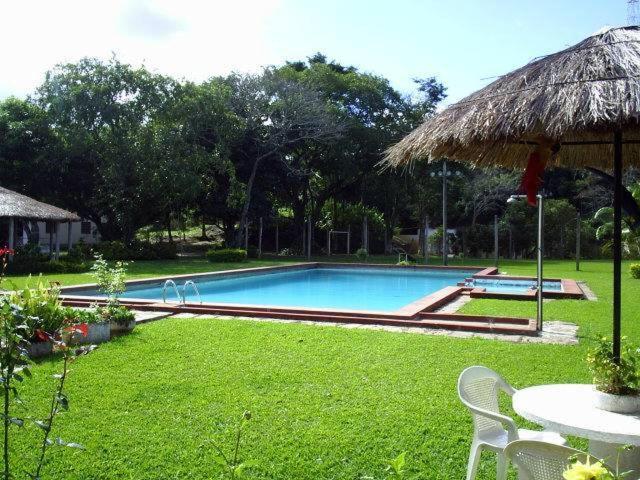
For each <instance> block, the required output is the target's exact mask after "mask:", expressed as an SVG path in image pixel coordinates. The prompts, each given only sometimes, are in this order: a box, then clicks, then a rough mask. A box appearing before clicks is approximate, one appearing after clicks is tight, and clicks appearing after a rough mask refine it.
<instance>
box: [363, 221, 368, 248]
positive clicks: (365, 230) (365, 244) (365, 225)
mask: <svg viewBox="0 0 640 480" xmlns="http://www.w3.org/2000/svg"><path fill="white" fill-rule="evenodd" d="M362 248H364V249H365V250H366V251H367V253H369V219H368V218H367V216H366V215H365V217H364V219H363V220H362Z"/></svg>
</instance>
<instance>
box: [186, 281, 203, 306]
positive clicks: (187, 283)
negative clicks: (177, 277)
mask: <svg viewBox="0 0 640 480" xmlns="http://www.w3.org/2000/svg"><path fill="white" fill-rule="evenodd" d="M187 287H192V288H193V291H194V292H195V294H196V297H198V302H200V303H202V298H201V297H200V292H199V291H198V287H197V285H196V282H194V281H193V280H187V281H186V282H184V285H183V286H182V303H183V304H186V303H187Z"/></svg>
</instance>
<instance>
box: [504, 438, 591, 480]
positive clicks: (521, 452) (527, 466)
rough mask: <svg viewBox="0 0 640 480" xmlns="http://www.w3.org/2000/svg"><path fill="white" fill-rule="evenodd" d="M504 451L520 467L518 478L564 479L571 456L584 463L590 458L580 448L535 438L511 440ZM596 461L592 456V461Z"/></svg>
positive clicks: (522, 479)
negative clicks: (563, 474) (540, 440)
mask: <svg viewBox="0 0 640 480" xmlns="http://www.w3.org/2000/svg"><path fill="white" fill-rule="evenodd" d="M504 453H505V455H506V456H507V459H508V460H509V461H511V462H512V463H513V464H514V465H515V466H516V467H517V468H518V480H563V477H562V473H563V472H564V471H565V470H566V469H567V467H568V466H569V464H570V459H571V458H575V459H577V460H580V461H581V462H582V463H584V462H585V461H586V460H587V458H589V454H587V453H584V452H581V451H580V450H575V449H573V448H570V447H565V446H563V445H555V444H553V443H546V442H539V441H535V440H516V441H515V442H511V443H509V445H507V447H506V448H505V449H504ZM596 461H597V460H596V459H594V458H593V457H592V458H591V462H592V463H593V462H596Z"/></svg>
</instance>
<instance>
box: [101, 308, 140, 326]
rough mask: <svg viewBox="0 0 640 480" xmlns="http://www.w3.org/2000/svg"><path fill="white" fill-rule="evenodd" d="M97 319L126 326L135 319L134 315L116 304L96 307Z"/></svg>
mask: <svg viewBox="0 0 640 480" xmlns="http://www.w3.org/2000/svg"><path fill="white" fill-rule="evenodd" d="M96 312H97V315H98V318H99V319H101V320H102V321H105V322H114V323H117V324H118V325H128V324H129V323H131V322H133V321H134V320H135V319H136V316H135V314H134V313H133V312H132V311H131V310H129V309H128V308H127V307H124V306H122V305H117V304H113V303H112V304H109V305H106V306H104V307H98V308H97V310H96Z"/></svg>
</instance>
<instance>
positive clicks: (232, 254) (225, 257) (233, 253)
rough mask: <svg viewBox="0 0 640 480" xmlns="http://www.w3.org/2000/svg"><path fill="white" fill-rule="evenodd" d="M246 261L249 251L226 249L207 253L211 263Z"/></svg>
mask: <svg viewBox="0 0 640 480" xmlns="http://www.w3.org/2000/svg"><path fill="white" fill-rule="evenodd" d="M246 259H247V251H246V250H242V249H241V248H225V249H222V250H209V251H208V252H207V260H209V261H210V262H216V263H217V262H219V263H231V262H244V261H245V260H246Z"/></svg>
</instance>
